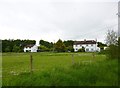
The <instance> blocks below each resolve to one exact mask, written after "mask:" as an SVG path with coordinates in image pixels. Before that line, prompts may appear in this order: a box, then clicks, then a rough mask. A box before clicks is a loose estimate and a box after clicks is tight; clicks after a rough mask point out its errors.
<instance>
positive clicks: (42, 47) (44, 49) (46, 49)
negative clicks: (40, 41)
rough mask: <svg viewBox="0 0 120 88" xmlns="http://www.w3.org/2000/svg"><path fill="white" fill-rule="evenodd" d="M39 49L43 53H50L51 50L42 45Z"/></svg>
mask: <svg viewBox="0 0 120 88" xmlns="http://www.w3.org/2000/svg"><path fill="white" fill-rule="evenodd" d="M38 49H39V50H40V51H41V52H44V51H49V48H47V47H46V46H44V45H40V46H39V47H38Z"/></svg>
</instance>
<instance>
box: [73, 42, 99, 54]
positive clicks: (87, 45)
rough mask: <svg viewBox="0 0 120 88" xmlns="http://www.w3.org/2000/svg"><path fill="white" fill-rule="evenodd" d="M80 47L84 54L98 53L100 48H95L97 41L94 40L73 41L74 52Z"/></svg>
mask: <svg viewBox="0 0 120 88" xmlns="http://www.w3.org/2000/svg"><path fill="white" fill-rule="evenodd" d="M82 47H84V49H85V52H100V48H99V47H97V41H94V40H84V41H75V42H74V44H73V48H74V51H75V52H77V51H78V50H79V49H81V48H82Z"/></svg>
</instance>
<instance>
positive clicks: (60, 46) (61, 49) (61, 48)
mask: <svg viewBox="0 0 120 88" xmlns="http://www.w3.org/2000/svg"><path fill="white" fill-rule="evenodd" d="M55 50H56V51H57V52H65V45H64V43H63V42H62V40H61V39H59V40H58V41H57V42H56V44H55Z"/></svg>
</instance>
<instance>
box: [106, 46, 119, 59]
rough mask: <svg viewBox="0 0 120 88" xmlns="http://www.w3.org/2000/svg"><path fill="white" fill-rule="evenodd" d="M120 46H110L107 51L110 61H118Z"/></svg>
mask: <svg viewBox="0 0 120 88" xmlns="http://www.w3.org/2000/svg"><path fill="white" fill-rule="evenodd" d="M118 53H119V52H118V46H116V45H110V46H109V48H108V51H107V57H108V59H118Z"/></svg>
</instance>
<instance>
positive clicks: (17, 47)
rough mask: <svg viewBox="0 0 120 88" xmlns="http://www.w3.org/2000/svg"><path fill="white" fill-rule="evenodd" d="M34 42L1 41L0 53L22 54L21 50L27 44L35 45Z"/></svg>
mask: <svg viewBox="0 0 120 88" xmlns="http://www.w3.org/2000/svg"><path fill="white" fill-rule="evenodd" d="M35 43H36V41H35V40H20V39H17V40H13V39H9V40H7V39H5V40H2V52H23V48H24V47H25V46H26V45H28V44H35Z"/></svg>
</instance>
